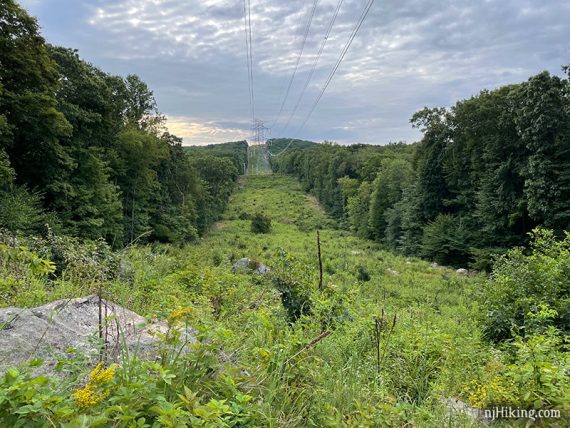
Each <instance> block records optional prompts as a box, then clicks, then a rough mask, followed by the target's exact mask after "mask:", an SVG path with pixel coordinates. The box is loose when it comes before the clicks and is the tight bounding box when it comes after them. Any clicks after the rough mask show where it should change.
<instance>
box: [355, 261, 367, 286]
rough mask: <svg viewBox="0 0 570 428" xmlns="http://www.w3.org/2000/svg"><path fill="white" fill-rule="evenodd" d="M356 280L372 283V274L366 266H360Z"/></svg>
mask: <svg viewBox="0 0 570 428" xmlns="http://www.w3.org/2000/svg"><path fill="white" fill-rule="evenodd" d="M356 278H358V280H359V281H362V282H367V281H370V272H368V269H367V268H366V266H362V265H359V266H358V268H357V273H356Z"/></svg>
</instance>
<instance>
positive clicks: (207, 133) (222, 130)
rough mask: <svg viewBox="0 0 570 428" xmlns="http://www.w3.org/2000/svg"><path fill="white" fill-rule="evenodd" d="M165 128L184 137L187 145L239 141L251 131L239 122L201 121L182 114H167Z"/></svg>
mask: <svg viewBox="0 0 570 428" xmlns="http://www.w3.org/2000/svg"><path fill="white" fill-rule="evenodd" d="M167 119H168V120H167V128H168V131H169V132H170V133H172V134H175V135H177V136H179V137H181V138H184V141H185V144H187V145H199V146H201V145H206V144H216V143H224V142H227V141H241V140H244V139H246V138H249V137H250V135H251V132H250V131H249V130H247V128H246V129H244V128H241V127H240V126H239V124H228V123H216V122H203V121H200V120H199V119H196V118H192V117H184V116H168V118H167Z"/></svg>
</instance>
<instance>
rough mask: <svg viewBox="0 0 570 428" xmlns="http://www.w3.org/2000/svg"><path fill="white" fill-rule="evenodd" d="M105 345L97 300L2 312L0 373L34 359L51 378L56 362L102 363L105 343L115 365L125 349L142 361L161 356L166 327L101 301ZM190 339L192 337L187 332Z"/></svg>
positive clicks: (57, 303)
mask: <svg viewBox="0 0 570 428" xmlns="http://www.w3.org/2000/svg"><path fill="white" fill-rule="evenodd" d="M101 309H102V310H101V312H102V319H103V328H102V331H103V341H101V339H100V338H99V298H98V297H97V296H88V297H82V298H77V299H64V300H58V301H55V302H52V303H48V304H47V305H43V306H39V307H36V308H31V309H20V308H1V309H0V372H3V371H4V370H5V369H6V368H8V367H11V366H15V365H18V364H20V363H23V362H25V361H27V360H30V359H36V358H41V359H43V360H44V365H43V366H42V367H41V369H40V370H41V371H42V372H44V373H51V372H53V369H54V367H55V365H56V364H57V362H58V360H59V359H61V358H73V357H74V356H75V355H76V354H77V353H80V354H82V355H83V356H84V357H87V358H88V359H89V360H96V359H97V358H98V357H99V354H100V352H101V349H102V348H103V346H102V343H103V342H104V343H106V346H105V349H106V351H105V354H106V358H107V359H108V360H111V361H113V360H117V359H118V357H119V355H120V354H121V352H122V351H123V350H125V345H126V348H127V349H128V351H129V352H130V353H131V354H133V353H135V352H136V354H137V355H138V356H140V357H142V358H145V357H152V356H155V355H156V352H157V344H156V342H157V336H156V333H159V332H162V333H164V332H166V330H167V325H166V324H165V323H157V324H149V323H147V322H146V320H145V318H143V317H142V316H140V315H138V314H136V313H135V312H132V311H130V310H128V309H125V308H123V307H121V306H119V305H116V304H114V303H112V302H109V301H107V300H104V299H103V300H102V301H101ZM186 334H187V339H188V335H190V336H192V338H193V337H194V336H193V335H192V332H191V331H190V330H189V331H187V332H186Z"/></svg>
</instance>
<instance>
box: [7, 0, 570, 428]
mask: <svg viewBox="0 0 570 428" xmlns="http://www.w3.org/2000/svg"><path fill="white" fill-rule="evenodd" d="M563 70H564V73H565V74H566V75H568V74H569V73H570V68H569V67H568V66H567V67H564V68H563ZM569 77H570V76H569ZM569 77H558V76H556V75H553V74H549V73H548V72H542V73H539V74H537V75H535V76H532V77H530V78H529V79H528V80H527V81H525V82H522V83H518V84H512V85H509V86H504V87H499V88H497V89H493V90H483V91H482V92H480V93H479V94H478V95H476V96H474V97H472V98H470V99H467V100H462V101H459V102H457V103H456V104H455V105H454V106H453V107H451V108H425V109H422V110H420V111H418V112H417V113H416V114H414V115H413V117H412V118H411V126H414V127H417V128H419V129H420V130H421V132H422V134H423V137H422V138H421V140H420V141H418V142H416V143H413V144H405V143H403V142H398V143H392V144H387V145H383V146H380V145H366V144H353V145H349V146H343V145H339V144H336V143H334V142H329V141H325V142H323V143H315V142H311V141H307V140H299V139H290V138H274V139H270V140H268V141H267V142H266V144H264V145H255V146H252V145H250V144H248V142H247V141H234V142H229V143H223V144H211V145H207V146H183V144H182V143H183V141H182V139H181V138H178V137H177V136H175V135H172V134H171V133H169V132H168V130H167V122H166V118H165V116H164V115H163V114H161V113H160V110H159V109H158V106H157V102H156V100H155V97H154V94H153V92H152V90H151V88H149V86H148V85H147V84H146V83H145V82H143V81H142V79H140V78H139V77H137V76H136V75H134V74H132V75H127V76H126V77H124V76H118V75H112V74H108V73H106V72H105V71H103V70H101V69H99V68H98V67H97V66H95V65H93V64H90V63H88V62H86V61H85V60H83V59H82V58H81V56H80V53H79V52H78V51H77V50H73V49H69V48H65V47H57V46H53V45H51V44H49V43H48V42H46V40H44V38H43V37H42V35H41V32H40V29H39V26H38V22H37V21H36V19H35V18H33V17H32V16H30V15H29V14H28V13H27V12H26V11H25V10H24V9H23V8H22V7H21V6H19V5H18V4H17V3H16V2H14V1H13V0H0V427H2V428H3V427H32V428H36V427H38V428H48V427H58V428H76V427H77V428H86V427H118V428H131V427H138V428H159V427H172V428H174V427H176V428H178V427H214V428H215V427H218V428H229V427H235V428H238V427H239V428H243V427H260V428H261V427H271V428H273V427H275V428H282V427H283V428H297V427H298V428H301V427H303V428H304V427H315V428H321V427H327V428H328V427H330V428H336V427H341V428H357V427H358V428H359V427H365V428H377V427H388V428H391V427H401V428H411V427H418V428H441V427H449V428H485V427H493V428H506V427H525V428H526V427H553V428H563V427H567V426H569V421H570V395H569V394H570V376H568V374H569V370H570V352H569V344H570V340H569V332H570V280H569V278H570V233H569V230H570V78H569ZM458 268H460V269H458ZM497 409H507V410H508V409H510V410H515V411H516V412H515V413H513V414H512V415H511V414H510V413H497ZM510 410H508V411H510ZM504 411H505V410H501V412H504Z"/></svg>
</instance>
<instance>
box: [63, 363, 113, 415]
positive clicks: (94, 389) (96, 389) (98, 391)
mask: <svg viewBox="0 0 570 428" xmlns="http://www.w3.org/2000/svg"><path fill="white" fill-rule="evenodd" d="M116 369H117V364H112V365H111V366H109V367H108V368H106V369H105V368H103V363H102V362H101V363H99V364H97V366H95V368H94V369H93V370H92V371H91V373H90V374H89V382H87V385H85V386H84V387H83V388H79V389H76V390H75V391H74V392H73V398H74V399H75V402H76V403H77V405H78V406H79V407H82V408H86V407H92V406H95V405H97V404H99V403H100V402H101V401H103V400H104V399H105V398H106V397H107V396H108V395H109V393H110V391H109V388H108V386H107V384H108V383H109V382H111V380H112V379H113V376H114V375H115V370H116Z"/></svg>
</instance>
